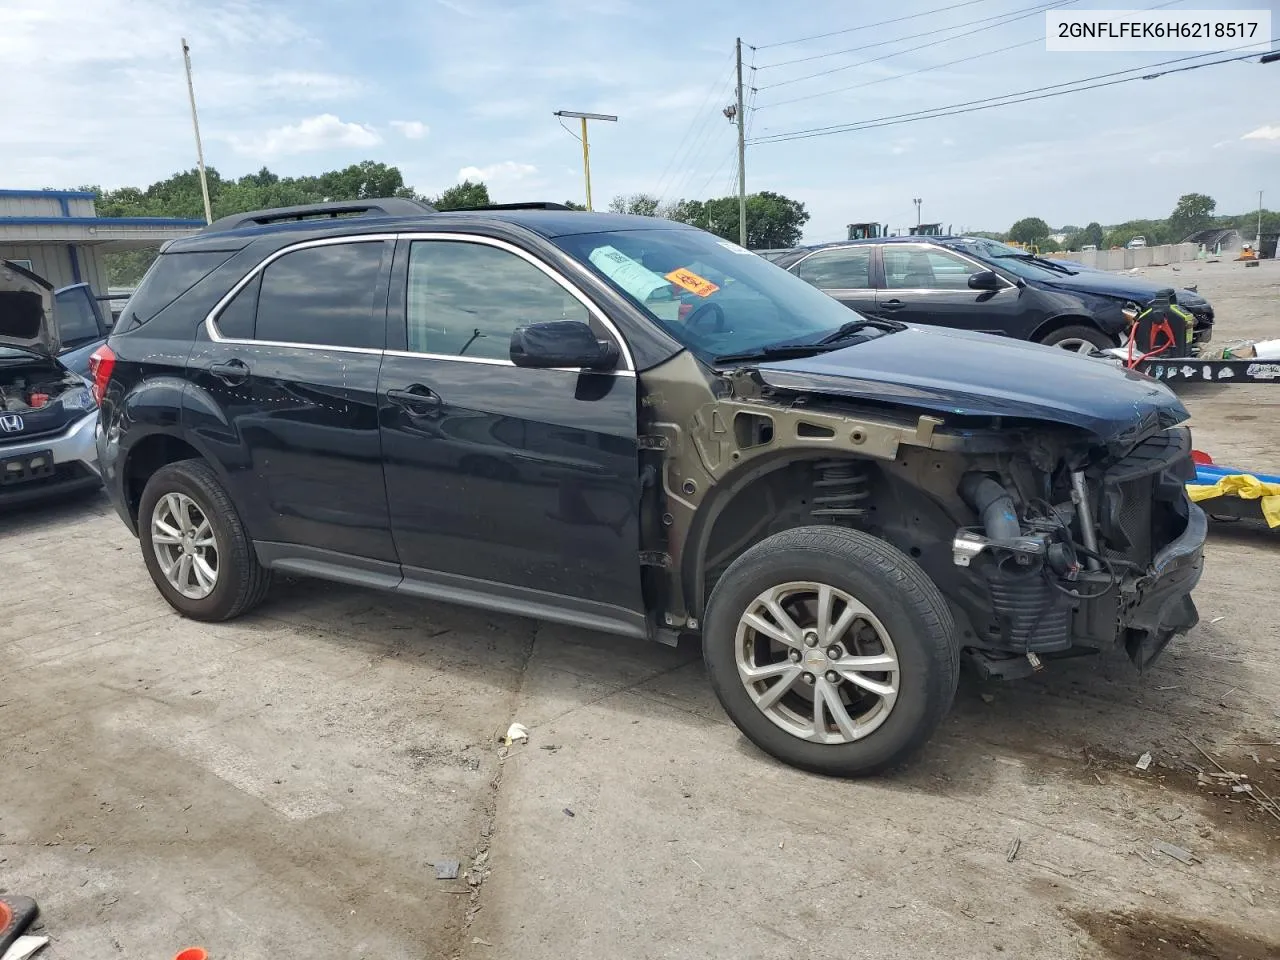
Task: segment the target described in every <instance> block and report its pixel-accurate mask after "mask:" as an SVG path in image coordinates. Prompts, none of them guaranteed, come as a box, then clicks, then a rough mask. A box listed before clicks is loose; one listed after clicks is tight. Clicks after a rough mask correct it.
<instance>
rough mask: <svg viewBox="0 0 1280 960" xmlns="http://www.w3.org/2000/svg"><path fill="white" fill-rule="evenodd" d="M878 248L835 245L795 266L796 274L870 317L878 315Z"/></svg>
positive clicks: (811, 255)
mask: <svg viewBox="0 0 1280 960" xmlns="http://www.w3.org/2000/svg"><path fill="white" fill-rule="evenodd" d="M874 254H875V247H874V246H872V245H869V244H868V245H860V246H856V247H831V248H828V249H825V250H819V251H817V252H816V253H813V254H810V255H809V256H807V257H805V258H804V259H803V260H801V261H800V262H799V263H798V264H796V266H795V267H794V270H795V273H796V276H798V277H799V278H800V279H801V280H807V281H808V282H809V283H811V284H813V285H814V286H815V287H817V288H818V289H819V290H821V291H822V292H823V293H825V294H827V295H828V296H831V297H834V298H835V299H837V300H839V301H840V302H841V303H843V304H844V305H845V306H846V307H849V308H850V309H852V310H856V311H858V313H860V314H862V315H863V316H867V317H874V316H877V315H878V314H877V312H876V290H875V283H874V282H873V280H872V278H873V276H874V274H873V264H874Z"/></svg>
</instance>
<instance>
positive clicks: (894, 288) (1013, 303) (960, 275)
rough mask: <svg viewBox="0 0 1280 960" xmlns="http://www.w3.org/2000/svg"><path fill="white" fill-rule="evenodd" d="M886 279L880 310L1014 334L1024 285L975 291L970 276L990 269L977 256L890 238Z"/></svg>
mask: <svg viewBox="0 0 1280 960" xmlns="http://www.w3.org/2000/svg"><path fill="white" fill-rule="evenodd" d="M880 255H881V259H882V262H883V265H884V282H883V286H882V287H881V289H880V290H878V291H877V295H876V303H877V307H878V309H879V312H880V315H881V316H885V317H892V318H893V319H895V320H901V321H902V322H904V323H926V324H930V323H931V324H936V325H938V326H940V327H957V328H959V329H961V330H976V331H979V332H982V333H998V334H1005V335H1008V334H1009V333H1010V331H1011V330H1013V329H1015V328H1016V327H1017V326H1018V324H1017V322H1016V321H1017V314H1018V311H1019V305H1018V294H1019V293H1020V292H1021V291H1020V290H1019V288H1018V287H1016V286H1014V285H1013V284H1011V283H1009V282H1007V281H1004V280H1002V281H1001V287H1000V289H999V290H973V289H971V288H970V287H969V277H970V276H971V275H973V274H975V273H981V272H983V271H985V270H988V269H989V268H988V267H985V266H983V265H982V264H980V263H978V262H977V261H975V260H970V259H969V258H968V257H962V256H960V255H958V254H956V253H953V252H952V251H950V250H943V249H942V248H940V247H935V246H931V245H929V244H915V243H886V244H885V245H884V246H883V247H882V248H881V252H880Z"/></svg>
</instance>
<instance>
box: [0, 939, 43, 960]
mask: <svg viewBox="0 0 1280 960" xmlns="http://www.w3.org/2000/svg"><path fill="white" fill-rule="evenodd" d="M48 943H49V938H48V937H30V936H27V937H19V938H18V939H17V940H15V941H13V945H12V946H11V947H9V949H8V950H6V951H5V952H4V956H3V957H0V960H27V957H32V956H35V955H36V954H37V953H38V952H39V951H41V950H43V949H44V948H45V946H47V945H48Z"/></svg>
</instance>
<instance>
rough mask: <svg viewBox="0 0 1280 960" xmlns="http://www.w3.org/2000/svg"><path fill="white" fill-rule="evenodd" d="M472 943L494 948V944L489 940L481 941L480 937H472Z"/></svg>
mask: <svg viewBox="0 0 1280 960" xmlns="http://www.w3.org/2000/svg"><path fill="white" fill-rule="evenodd" d="M471 942H472V943H474V944H476V945H477V946H481V947H492V946H493V944H492V943H490V942H489V941H488V940H481V939H480V938H479V937H472V938H471Z"/></svg>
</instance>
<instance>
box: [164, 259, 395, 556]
mask: <svg viewBox="0 0 1280 960" xmlns="http://www.w3.org/2000/svg"><path fill="white" fill-rule="evenodd" d="M394 246H395V244H394V240H392V239H387V238H380V237H351V238H341V239H339V240H337V241H334V240H331V239H330V240H320V241H309V242H306V243H302V244H298V245H297V246H295V247H291V248H289V249H287V250H285V251H283V252H281V253H278V254H276V255H274V256H273V257H271V258H269V259H268V260H267V261H266V262H265V266H260V267H259V268H258V269H257V271H256V272H254V273H252V274H250V276H249V277H248V278H246V279H245V280H244V281H242V282H241V284H240V285H239V288H238V289H237V291H236V292H235V293H234V295H233V296H232V297H231V298H230V299H229V300H227V301H226V302H225V303H224V304H223V305H221V306H220V308H219V309H218V310H217V311H216V312H215V315H214V316H213V318H212V326H211V328H210V324H206V331H205V332H206V334H207V335H208V336H209V339H204V340H201V341H199V342H197V343H196V344H195V346H194V348H193V350H192V354H191V357H190V360H189V367H188V369H189V377H190V379H191V381H192V386H193V388H194V389H193V390H189V391H188V394H187V398H188V399H187V401H186V405H185V406H184V410H183V416H184V419H185V420H186V423H187V428H188V429H190V430H192V431H193V432H195V433H196V434H197V435H198V436H199V437H200V438H201V440H203V442H204V444H205V446H206V448H207V449H209V450H211V451H212V452H213V454H214V456H216V457H217V459H218V460H219V461H220V463H221V465H222V467H223V468H224V469H225V472H226V477H227V480H228V483H229V484H230V485H231V487H232V499H233V500H234V501H235V503H236V505H237V507H238V508H240V509H241V510H242V511H244V512H245V513H246V516H244V518H243V519H244V520H245V523H246V525H247V526H248V528H249V532H250V535H251V536H252V537H253V538H254V540H256V541H260V542H266V543H272V544H278V545H292V546H294V547H298V546H302V547H307V548H311V549H313V550H322V551H327V552H331V553H338V554H343V555H346V556H347V557H358V558H363V559H366V560H376V561H384V562H388V563H394V562H395V560H396V553H395V546H394V544H393V542H392V539H391V529H390V522H389V519H388V515H387V496H386V490H385V487H384V486H383V481H382V453H381V448H380V441H379V436H378V412H377V388H378V368H379V366H380V365H381V363H382V352H383V347H384V344H385V339H386V304H387V278H388V275H389V273H390V269H391V258H392V252H393V250H394ZM267 549H274V548H267ZM284 552H290V551H288V550H285V551H284ZM294 552H296V551H294ZM335 559H336V558H335Z"/></svg>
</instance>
